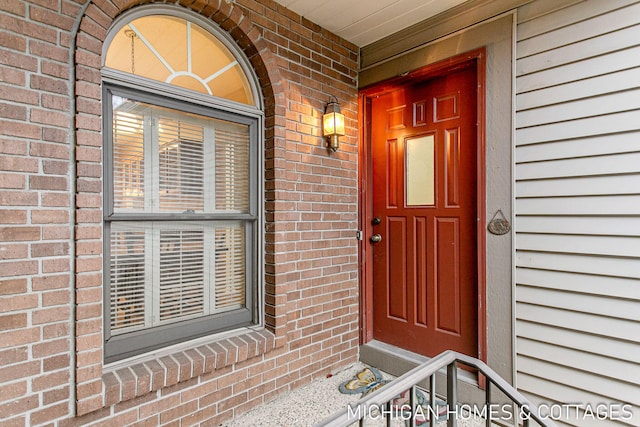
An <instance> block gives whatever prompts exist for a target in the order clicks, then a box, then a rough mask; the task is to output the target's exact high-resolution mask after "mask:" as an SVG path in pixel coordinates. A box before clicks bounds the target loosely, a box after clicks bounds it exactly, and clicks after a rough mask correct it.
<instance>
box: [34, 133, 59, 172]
mask: <svg viewBox="0 0 640 427" xmlns="http://www.w3.org/2000/svg"><path fill="white" fill-rule="evenodd" d="M65 140H66V137H65ZM30 148H31V149H30V150H29V154H30V155H32V156H35V157H46V158H49V159H68V158H69V147H67V146H65V145H59V144H47V143H41V142H33V143H31V145H30ZM34 172H36V171H34Z"/></svg>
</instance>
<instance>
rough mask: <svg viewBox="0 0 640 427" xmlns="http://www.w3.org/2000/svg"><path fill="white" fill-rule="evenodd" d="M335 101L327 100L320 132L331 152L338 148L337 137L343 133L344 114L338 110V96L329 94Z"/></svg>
mask: <svg viewBox="0 0 640 427" xmlns="http://www.w3.org/2000/svg"><path fill="white" fill-rule="evenodd" d="M331 96H332V97H333V99H335V101H329V103H328V104H327V106H326V107H325V109H324V115H323V116H322V134H323V135H324V137H325V138H327V140H328V141H327V149H329V150H330V151H331V152H335V151H337V150H338V146H339V145H340V141H339V140H338V137H340V136H343V135H344V133H345V132H344V114H342V113H341V112H340V104H338V98H336V97H335V96H333V95H331Z"/></svg>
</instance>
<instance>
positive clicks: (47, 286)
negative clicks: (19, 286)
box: [32, 274, 69, 291]
mask: <svg viewBox="0 0 640 427" xmlns="http://www.w3.org/2000/svg"><path fill="white" fill-rule="evenodd" d="M32 281H33V283H32V287H33V290H34V291H47V290H51V289H61V288H67V287H68V286H69V275H68V274H58V275H56V274H51V275H47V276H40V277H34V278H33V279H32Z"/></svg>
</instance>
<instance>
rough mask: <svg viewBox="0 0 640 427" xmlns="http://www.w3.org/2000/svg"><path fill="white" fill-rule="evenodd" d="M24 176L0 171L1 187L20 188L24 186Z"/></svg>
mask: <svg viewBox="0 0 640 427" xmlns="http://www.w3.org/2000/svg"><path fill="white" fill-rule="evenodd" d="M25 182H26V181H25V176H24V175H18V174H13V173H0V183H2V184H0V185H2V188H6V189H13V190H20V189H24V188H25Z"/></svg>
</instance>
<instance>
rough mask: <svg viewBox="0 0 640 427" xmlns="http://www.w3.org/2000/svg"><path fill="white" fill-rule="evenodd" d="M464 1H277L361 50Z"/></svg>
mask: <svg viewBox="0 0 640 427" xmlns="http://www.w3.org/2000/svg"><path fill="white" fill-rule="evenodd" d="M465 1H466V0H347V1H345V0H276V2H277V3H279V4H281V5H283V6H285V7H287V8H288V9H290V10H292V11H294V12H296V13H297V14H299V15H301V16H303V17H305V18H307V19H308V20H310V21H311V22H314V23H316V24H318V25H320V26H321V27H323V28H326V29H327V30H329V31H331V32H333V33H334V34H337V35H338V36H340V37H342V38H344V39H346V40H348V41H350V42H351V43H353V44H355V45H356V46H359V47H362V46H366V45H368V44H371V43H373V42H375V41H377V40H380V39H382V38H384V37H387V36H389V35H391V34H394V33H396V32H398V31H400V30H402V29H404V28H407V27H410V26H412V25H414V24H416V23H418V22H421V21H424V20H425V19H428V18H431V17H433V16H435V15H438V14H440V13H442V12H444V11H446V10H448V9H451V8H453V7H455V6H458V5H460V4H462V3H464V2H465Z"/></svg>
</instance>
